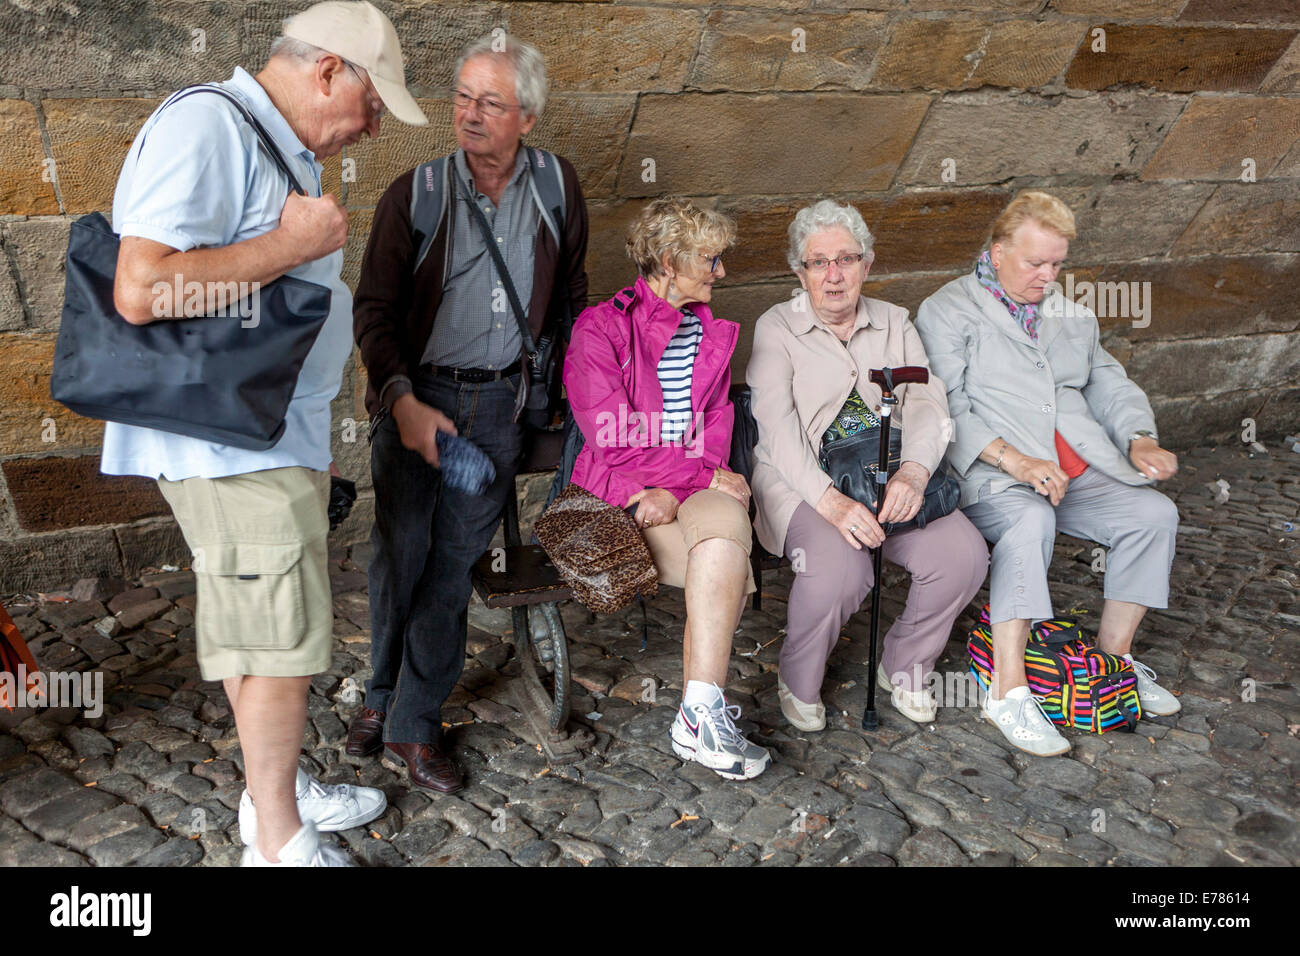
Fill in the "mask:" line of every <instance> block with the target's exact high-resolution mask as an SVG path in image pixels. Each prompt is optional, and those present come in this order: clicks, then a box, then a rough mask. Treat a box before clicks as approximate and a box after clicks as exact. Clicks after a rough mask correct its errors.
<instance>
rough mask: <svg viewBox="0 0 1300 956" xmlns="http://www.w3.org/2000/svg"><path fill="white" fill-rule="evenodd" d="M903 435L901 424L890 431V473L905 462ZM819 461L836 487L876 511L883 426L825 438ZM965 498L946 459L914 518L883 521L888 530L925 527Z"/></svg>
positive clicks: (949, 512) (937, 471) (926, 491)
mask: <svg viewBox="0 0 1300 956" xmlns="http://www.w3.org/2000/svg"><path fill="white" fill-rule="evenodd" d="M902 455H903V435H902V432H901V431H899V429H897V428H891V429H890V431H889V473H890V474H891V475H892V474H893V473H894V472H895V471H896V470H897V469H898V466H899V464H901V458H902ZM817 457H818V462H819V463H820V464H821V466H822V470H823V471H825V472H826V474H828V475H830V477H831V481H832V482H834V484H835V487H836V489H837V490H838V491H839V492H840V493H841V494H844V495H847V496H848V497H850V498H852V499H853V500H854V501H859V502H861V503H862V504H864V505H866V506H867V507H868V508H869V509H870V510H871V513H872V514H875V513H877V512H878V511H879V508H878V506H877V504H876V488H877V484H876V472H877V470H878V469H879V464H878V463H879V461H880V426H879V425H876V426H875V427H873V428H866V429H863V430H862V431H859V432H857V433H855V434H852V435H845V436H840V437H835V438H832V439H830V440H826V439H823V440H822V447H821V451H820V452H819V453H818V456H817ZM960 498H961V489H960V486H958V484H957V480H956V479H955V478H953V477H952V475H950V474H948V473H947V472H946V471H945V470H944V466H943V463H942V462H941V463H940V464H939V467H938V468H936V469H935V471H934V474H932V475H931V476H930V480H929V481H928V482H926V485H925V496H924V498H923V500H922V502H921V509H920V510H919V511H917V513H916V516H915V517H914V518H912V519H911V520H910V521H901V522H900V521H890V522H887V523H885V524H884V525H882V527H883V528H884V531H885V534H887V535H889V534H894V533H895V532H898V531H908V530H910V529H912V528H924V527H925V526H926V524H928V523H929V522H931V521H934V520H935V519H937V518H942V517H943V516H944V515H947V514H951V513H952V512H953V511H954V510H955V509H956V507H957V501H958V500H959V499H960Z"/></svg>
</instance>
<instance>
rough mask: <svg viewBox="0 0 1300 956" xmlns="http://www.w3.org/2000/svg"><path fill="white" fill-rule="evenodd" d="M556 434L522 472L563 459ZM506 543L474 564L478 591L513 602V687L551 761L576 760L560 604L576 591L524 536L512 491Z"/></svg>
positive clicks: (583, 736)
mask: <svg viewBox="0 0 1300 956" xmlns="http://www.w3.org/2000/svg"><path fill="white" fill-rule="evenodd" d="M560 440H561V436H560V434H559V433H550V432H548V433H545V434H543V435H541V436H538V437H537V438H536V439H535V440H534V441H533V442H532V448H531V449H530V452H529V456H528V458H527V459H526V460H525V461H524V463H523V464H522V465H521V466H520V468H519V472H518V473H519V474H520V475H528V474H538V473H541V472H546V471H553V470H554V469H555V467H556V465H557V464H558V463H559V460H560ZM504 520H505V529H504V538H505V547H504V548H491V549H489V550H488V551H487V552H486V553H485V554H484V555H483V557H481V558H479V560H478V562H477V563H476V564H475V565H474V569H473V572H472V578H473V581H474V590H475V591H476V592H477V593H478V596H479V597H480V598H481V599H482V601H483V603H484V604H485V605H486V606H487V607H490V608H507V607H508V608H510V612H511V616H512V624H513V635H514V644H515V657H516V658H517V659H518V661H519V669H520V679H519V680H518V681H517V682H516V683H515V685H514V691H515V698H516V700H517V701H518V703H519V709H520V712H521V713H522V714H523V715H524V717H525V719H526V720H527V721H528V724H529V726H530V727H531V728H532V730H533V732H534V735H535V736H536V738H537V743H538V744H539V745H540V746H541V747H542V749H543V750H544V751H545V752H546V756H547V759H548V760H550V761H551V762H552V763H571V762H573V761H574V760H577V759H578V758H579V757H580V756H581V753H580V748H581V747H583V746H585V745H586V744H588V743H590V741H591V740H592V736H591V734H590V733H589V732H588V731H586V730H585V729H581V728H578V729H575V730H574V731H573V732H570V731H568V730H567V728H566V726H565V725H566V723H567V721H568V719H569V677H570V672H569V646H568V640H567V638H566V636H565V633H564V621H563V620H562V619H561V617H560V609H559V602H560V601H567V600H568V599H569V598H571V597H572V596H573V594H572V592H571V591H570V590H569V587H568V585H566V584H565V583H564V581H563V579H561V577H560V573H559V572H558V571H557V570H556V569H555V565H553V564H552V563H551V561H550V559H549V558H547V556H546V552H544V551H543V550H542V549H541V547H539V546H538V545H535V544H524V543H523V542H522V541H521V539H520V534H519V502H518V500H517V496H516V495H513V494H512V495H510V496H509V497H508V499H507V501H506V510H505V519H504Z"/></svg>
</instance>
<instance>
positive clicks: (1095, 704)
mask: <svg viewBox="0 0 1300 956" xmlns="http://www.w3.org/2000/svg"><path fill="white" fill-rule="evenodd" d="M967 650H968V651H969V652H970V670H971V673H972V674H974V675H975V679H976V680H977V681H979V684H980V687H982V688H983V689H984V690H985V691H987V690H988V687H989V680H990V678H991V675H992V673H993V636H992V633H991V631H990V628H989V606H988V605H987V604H986V605H984V611H983V612H982V613H981V614H980V623H979V625H978V626H977V627H976V628H975V629H974V630H973V631H971V635H970V641H969V642H968V643H967ZM1025 676H1026V677H1028V678H1029V691H1030V693H1032V694H1036V695H1038V696H1040V697H1043V698H1044V700H1043V711H1044V713H1046V714H1047V717H1048V719H1049V720H1051V722H1052V723H1054V724H1057V725H1058V726H1061V727H1073V728H1075V729H1077V730H1088V731H1091V732H1092V733H1094V734H1103V733H1105V732H1106V731H1108V730H1127V731H1129V732H1132V731H1133V730H1134V729H1135V728H1136V727H1137V722H1138V720H1139V719H1141V717H1142V705H1141V704H1140V703H1139V701H1138V691H1137V676H1136V675H1135V674H1134V673H1133V665H1132V664H1130V663H1129V662H1128V661H1126V660H1125V659H1124V658H1122V657H1117V656H1115V655H1114V654H1107V653H1105V652H1104V651H1101V650H1098V649H1097V648H1096V647H1094V646H1093V645H1092V644H1090V643H1088V641H1087V640H1086V639H1085V638H1084V635H1083V631H1082V630H1081V629H1080V627H1079V625H1078V624H1076V623H1075V622H1074V621H1066V620H1052V621H1041V622H1039V623H1037V624H1035V625H1034V626H1033V627H1031V628H1030V630H1029V645H1028V647H1026V648H1025Z"/></svg>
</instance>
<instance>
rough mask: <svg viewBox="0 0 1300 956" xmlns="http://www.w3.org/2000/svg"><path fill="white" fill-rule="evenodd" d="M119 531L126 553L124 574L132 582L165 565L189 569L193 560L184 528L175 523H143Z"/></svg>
mask: <svg viewBox="0 0 1300 956" xmlns="http://www.w3.org/2000/svg"><path fill="white" fill-rule="evenodd" d="M115 530H116V534H117V541H118V544H119V546H120V547H121V550H122V568H123V572H124V573H125V575H126V576H127V577H128V578H133V577H135V576H136V575H137V574H139V573H140V572H141V571H143V570H144V569H145V568H157V567H161V566H162V565H164V564H174V565H176V566H177V567H181V566H189V564H190V562H191V561H192V560H193V557H194V556H193V554H192V553H191V551H190V549H189V546H188V545H187V544H186V543H185V537H184V536H183V535H182V534H181V529H180V526H179V525H178V524H177V523H176V522H175V521H174V520H170V519H168V520H163V521H143V522H140V523H138V524H130V525H125V526H123V527H119V528H117V529H115Z"/></svg>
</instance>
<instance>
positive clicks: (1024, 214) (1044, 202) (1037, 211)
mask: <svg viewBox="0 0 1300 956" xmlns="http://www.w3.org/2000/svg"><path fill="white" fill-rule="evenodd" d="M1027 222H1036V223H1038V225H1040V226H1042V227H1043V228H1044V229H1050V230H1051V231H1052V232H1056V233H1060V234H1061V235H1062V236H1064V237H1065V238H1066V239H1073V238H1074V236H1075V231H1074V213H1072V212H1071V211H1070V207H1069V206H1067V205H1066V204H1065V203H1063V202H1061V200H1059V199H1057V198H1056V197H1055V196H1053V195H1052V194H1051V193H1045V192H1039V191H1038V190H1033V189H1030V190H1026V191H1025V192H1022V193H1019V194H1018V195H1017V196H1016V198H1015V199H1013V200H1011V203H1010V204H1009V205H1008V206H1007V208H1006V209H1004V210H1002V215H1000V216H998V218H997V219H996V220H995V221H994V223H993V235H992V237H991V238H990V239H989V245H992V244H993V243H995V242H1002V243H1008V242H1010V241H1011V236H1012V235H1013V234H1014V233H1015V231H1016V230H1017V229H1019V228H1020V227H1021V226H1022V225H1024V224H1025V223H1027Z"/></svg>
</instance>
